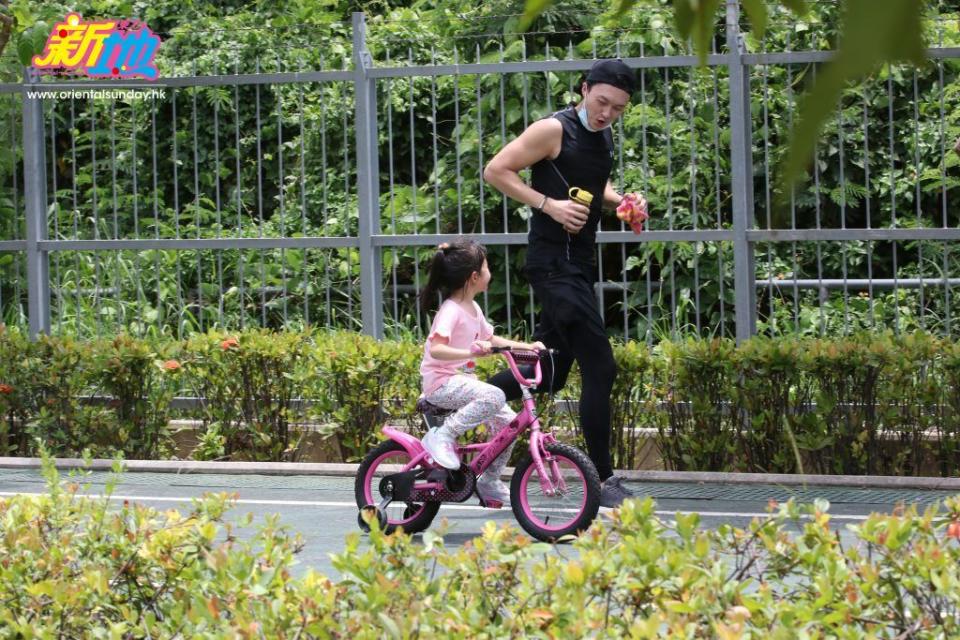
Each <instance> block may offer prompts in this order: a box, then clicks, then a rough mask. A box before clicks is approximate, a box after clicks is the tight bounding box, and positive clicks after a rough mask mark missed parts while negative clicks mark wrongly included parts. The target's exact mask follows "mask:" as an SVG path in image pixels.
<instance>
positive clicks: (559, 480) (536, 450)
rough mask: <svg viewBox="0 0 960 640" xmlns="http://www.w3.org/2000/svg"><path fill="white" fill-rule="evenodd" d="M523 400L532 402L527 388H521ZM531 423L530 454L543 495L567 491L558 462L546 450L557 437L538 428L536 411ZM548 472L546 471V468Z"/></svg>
mask: <svg viewBox="0 0 960 640" xmlns="http://www.w3.org/2000/svg"><path fill="white" fill-rule="evenodd" d="M523 393H524V402H525V403H526V402H527V401H528V400H529V401H530V403H531V404H532V403H533V396H532V394H530V392H529V391H528V390H527V389H524V390H523ZM531 409H532V407H531ZM533 416H534V418H533V423H532V424H531V425H530V455H531V457H533V464H534V467H535V468H536V470H537V475H539V476H540V489H541V490H542V491H543V493H544V495H547V496H551V497H552V496H558V495H563V494H565V493H566V492H567V483H566V482H564V480H563V476H562V475H561V474H560V463H559V462H557V459H556V458H555V457H554V456H553V454H551V453H550V452H549V451H547V448H546V445H548V444H551V443H553V442H556V441H557V439H556V438H555V437H554V435H553V434H552V433H543V432H542V431H541V430H540V420H539V418H537V416H536V413H534V414H533ZM548 469H549V470H550V473H549V474H548V473H547V470H548Z"/></svg>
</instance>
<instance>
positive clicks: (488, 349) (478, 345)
mask: <svg viewBox="0 0 960 640" xmlns="http://www.w3.org/2000/svg"><path fill="white" fill-rule="evenodd" d="M470 353H472V354H473V355H475V356H488V355H490V354H491V353H493V345H492V344H490V341H489V340H474V341H473V344H471V345H470Z"/></svg>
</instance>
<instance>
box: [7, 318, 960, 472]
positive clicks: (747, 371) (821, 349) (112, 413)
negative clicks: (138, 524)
mask: <svg viewBox="0 0 960 640" xmlns="http://www.w3.org/2000/svg"><path fill="white" fill-rule="evenodd" d="M421 353H422V346H421V345H420V344H417V343H413V342H391V341H384V342H377V341H375V340H373V339H371V338H369V337H367V336H363V335H360V334H356V333H351V332H316V331H305V332H300V333H293V332H287V333H274V332H269V331H265V330H251V331H245V332H241V333H236V334H228V333H217V332H210V333H207V334H200V335H196V336H193V337H191V338H189V339H187V340H185V341H165V342H157V341H154V342H148V341H144V340H139V339H134V338H130V337H128V336H123V335H121V336H117V337H113V338H103V339H99V340H95V341H89V342H77V341H75V340H73V339H71V338H67V337H44V338H42V339H40V340H39V341H37V342H35V343H31V342H29V341H28V340H26V339H25V338H24V337H23V336H22V335H20V334H18V333H17V332H15V331H12V330H4V329H2V328H0V362H3V363H4V364H5V366H4V368H3V369H2V371H0V447H2V450H3V452H4V453H6V454H8V455H36V452H37V443H38V442H43V443H44V444H45V445H46V446H47V448H48V449H49V450H50V451H51V453H53V454H54V455H79V454H81V452H82V451H83V450H85V449H86V450H89V451H90V452H91V453H92V454H93V455H97V456H112V455H113V454H114V453H117V452H119V453H122V454H123V455H125V456H126V457H129V458H153V457H162V456H165V455H169V454H170V452H171V451H172V444H171V434H170V431H169V429H168V428H167V426H166V425H167V423H168V421H169V419H170V418H171V417H175V412H174V411H173V409H172V408H171V406H172V405H171V400H172V399H173V397H174V396H175V395H177V394H184V395H188V396H194V397H201V398H204V401H203V402H202V403H201V405H200V406H199V407H198V408H197V409H195V410H193V411H190V412H187V413H186V414H185V415H189V416H192V417H194V418H196V419H198V420H199V421H200V424H201V427H200V430H199V433H200V442H199V445H198V446H197V447H196V449H195V450H194V452H193V457H194V458H197V459H233V460H296V459H298V458H299V456H300V455H301V452H302V450H303V448H302V446H301V439H302V437H303V433H304V432H303V430H302V429H300V428H298V425H299V424H302V423H312V424H319V425H321V429H322V430H323V431H324V432H325V433H329V434H330V435H334V436H336V437H335V438H334V441H335V443H336V446H337V447H339V455H340V458H341V459H343V460H346V461H355V460H358V459H359V458H361V457H362V456H363V455H364V453H365V452H366V451H367V450H368V449H369V448H370V447H371V446H372V445H373V444H374V443H376V442H377V440H378V437H379V436H378V434H379V428H380V426H381V425H382V424H384V422H387V421H389V422H391V423H396V424H401V425H406V426H407V427H409V428H411V429H413V430H417V429H419V419H418V417H417V415H416V412H415V408H414V407H415V401H416V398H417V396H418V395H419V385H420V379H419V372H418V363H419V360H420V356H421ZM614 355H615V357H616V360H617V364H618V367H619V374H618V377H617V381H616V384H615V387H614V390H613V395H612V397H611V409H612V415H613V434H612V438H611V446H612V449H613V454H614V465H615V466H616V467H618V468H635V467H636V466H638V465H640V464H642V463H649V462H650V461H649V460H648V459H645V456H646V457H648V456H649V455H650V454H649V450H648V449H647V450H642V445H643V444H644V442H645V441H646V439H647V438H649V437H653V438H654V439H655V441H656V444H657V445H658V447H659V451H660V455H661V456H662V459H663V463H664V465H665V466H666V467H667V468H669V469H678V470H704V471H723V470H727V471H745V472H770V473H773V472H781V473H795V472H798V471H801V470H802V471H804V472H814V473H840V474H884V475H943V476H953V475H957V474H958V473H960V344H958V343H955V342H952V341H950V340H945V339H942V338H938V337H934V336H932V335H929V334H923V333H916V334H908V335H901V336H894V335H891V334H858V335H855V336H851V337H847V338H838V339H832V340H827V339H812V338H780V339H771V338H755V339H753V340H749V341H746V342H744V343H743V344H742V345H740V346H737V345H735V344H734V343H733V342H732V341H730V340H724V339H715V340H695V339H690V340H685V341H680V342H663V343H660V344H659V345H657V346H656V347H654V348H650V347H648V346H646V345H644V344H641V343H633V342H631V343H626V344H620V343H615V344H614ZM502 365H503V363H502V361H501V360H499V359H496V358H487V359H483V360H481V363H480V372H481V375H482V376H486V375H489V374H490V373H491V372H493V371H495V370H497V369H498V368H501V367H502ZM578 389H579V376H578V375H576V372H574V374H573V375H571V376H570V379H569V382H568V385H567V387H566V388H565V389H564V390H563V391H562V392H561V393H560V394H559V395H558V398H566V399H574V400H575V399H576V398H577V397H578V395H579V392H578ZM91 397H92V398H93V399H94V400H93V401H91V400H90V398H91ZM551 400H552V399H551V398H549V397H544V398H540V409H541V415H542V417H543V421H544V423H545V424H547V425H548V426H552V427H560V428H561V433H562V437H564V438H568V439H574V440H577V439H578V438H579V434H578V433H577V429H576V424H577V422H578V420H577V415H576V413H577V412H576V411H575V409H572V408H564V405H563V403H561V404H560V405H556V404H555V403H553V402H552V401H551ZM305 401H306V402H305ZM181 413H183V412H181Z"/></svg>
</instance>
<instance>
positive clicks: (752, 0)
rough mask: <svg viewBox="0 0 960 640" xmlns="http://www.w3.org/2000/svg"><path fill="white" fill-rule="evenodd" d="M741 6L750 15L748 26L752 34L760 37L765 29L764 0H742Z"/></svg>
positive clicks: (765, 12) (765, 11)
mask: <svg viewBox="0 0 960 640" xmlns="http://www.w3.org/2000/svg"><path fill="white" fill-rule="evenodd" d="M742 1H743V8H744V9H746V11H747V15H748V16H749V17H750V26H751V31H753V35H754V36H756V37H757V38H762V37H763V34H764V32H765V31H766V30H767V3H766V2H765V0H742Z"/></svg>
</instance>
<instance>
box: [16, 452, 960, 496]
mask: <svg viewBox="0 0 960 640" xmlns="http://www.w3.org/2000/svg"><path fill="white" fill-rule="evenodd" d="M54 464H55V465H56V467H57V469H63V470H68V469H83V468H88V469H90V470H92V471H110V470H111V469H112V468H113V464H114V461H113V460H109V459H95V460H92V461H91V462H90V464H89V465H86V464H85V463H84V461H83V460H82V459H80V458H54ZM40 466H41V459H40V458H10V457H0V469H13V470H16V469H22V470H33V469H39V468H40ZM123 466H124V469H125V470H126V471H128V472H143V471H149V472H153V473H174V474H201V473H211V474H212V473H223V474H248V475H285V476H286V475H290V476H293V475H302V476H334V477H350V478H352V477H353V476H354V475H356V472H357V467H358V466H359V465H356V464H346V463H333V462H327V463H322V462H196V461H188V460H125V461H123ZM617 475H619V476H621V477H623V478H625V479H627V480H634V481H637V482H687V483H697V484H714V485H716V484H747V485H750V484H763V485H771V484H772V485H806V486H830V487H856V488H861V489H867V488H871V489H928V490H941V491H957V492H960V478H917V477H901V476H834V475H810V474H803V475H801V474H784V473H771V474H768V473H720V472H711V471H618V472H617Z"/></svg>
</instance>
